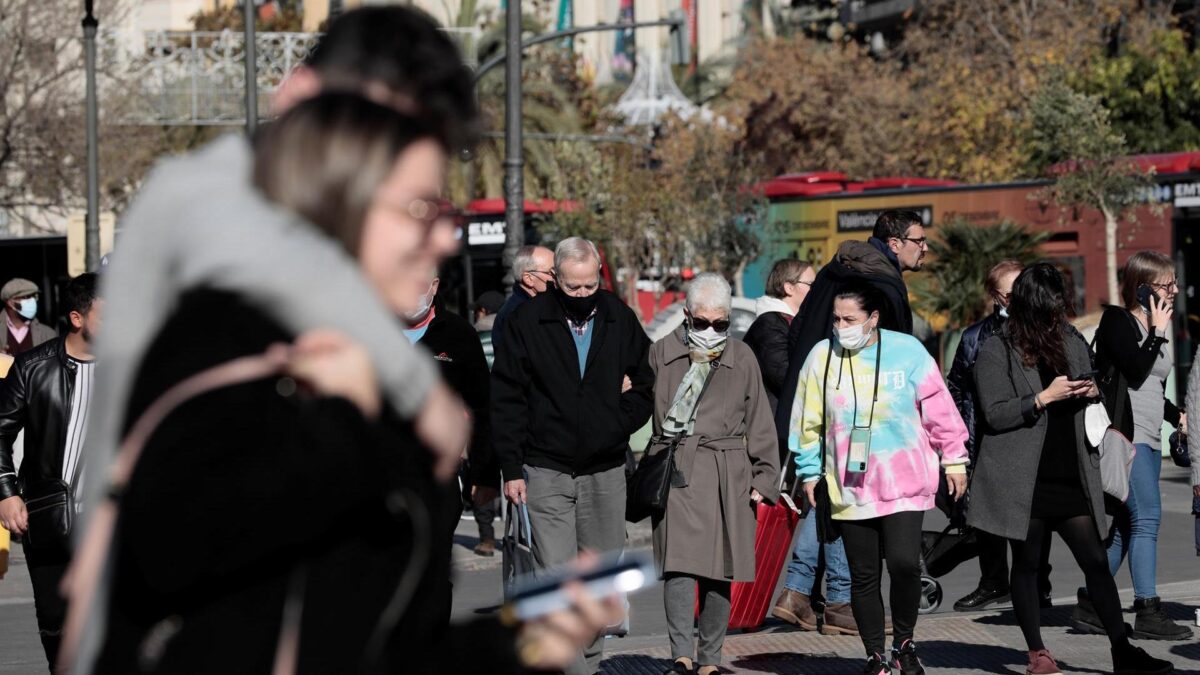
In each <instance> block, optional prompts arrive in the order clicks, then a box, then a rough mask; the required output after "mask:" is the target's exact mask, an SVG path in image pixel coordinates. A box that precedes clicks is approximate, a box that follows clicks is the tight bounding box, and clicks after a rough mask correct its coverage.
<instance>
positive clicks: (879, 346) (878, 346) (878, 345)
mask: <svg viewBox="0 0 1200 675" xmlns="http://www.w3.org/2000/svg"><path fill="white" fill-rule="evenodd" d="M848 351H850V350H848V349H846V348H845V347H843V348H842V363H841V364H840V365H839V366H838V382H841V380H842V372H841V371H842V367H844V365H845V363H846V362H847V361H849V362H850V391H851V392H852V393H853V394H854V425H853V426H854V427H858V385H856V384H855V383H854V359H853V358H851V357H849V356H847V355H846V352H848ZM882 355H883V331H879V339H878V340H876V341H875V391H874V392H873V393H872V394H871V413H870V415H869V416H868V417H867V428H868V429H870V428H871V424H873V423H874V422H875V402H876V401H878V400H879V363H880V357H881V356H882Z"/></svg>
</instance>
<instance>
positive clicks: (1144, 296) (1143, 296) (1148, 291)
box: [1137, 284, 1154, 312]
mask: <svg viewBox="0 0 1200 675" xmlns="http://www.w3.org/2000/svg"><path fill="white" fill-rule="evenodd" d="M1152 297H1154V289H1152V288H1150V287H1149V286H1148V285H1146V284H1142V285H1141V286H1138V287H1137V301H1138V304H1139V305H1141V306H1142V309H1145V310H1146V311H1147V312H1149V311H1150V310H1151V306H1150V298H1152Z"/></svg>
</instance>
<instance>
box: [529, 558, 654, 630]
mask: <svg viewBox="0 0 1200 675" xmlns="http://www.w3.org/2000/svg"><path fill="white" fill-rule="evenodd" d="M657 580H658V573H657V571H656V570H655V568H654V558H653V557H651V556H650V554H649V553H648V552H646V551H625V552H624V554H622V553H620V552H615V553H607V554H604V555H602V556H601V557H600V558H599V559H598V560H596V561H595V562H594V563H593V564H591V565H588V566H586V567H584V568H580V567H578V566H575V565H564V566H561V567H556V568H553V569H549V570H546V571H544V572H541V573H539V574H538V575H537V576H529V577H525V578H522V579H518V580H517V581H516V582H515V583H514V584H513V592H512V596H511V597H510V599H509V601H508V603H507V604H508V605H509V606H510V607H511V609H512V612H513V616H514V617H515V618H516V619H519V620H521V621H531V620H533V619H538V618H541V617H543V616H545V615H547V614H551V613H553V612H557V611H560V610H564V609H567V608H568V607H570V606H571V599H570V598H569V597H568V596H567V594H566V593H565V592H564V591H563V586H565V585H566V584H568V583H571V582H578V583H580V584H581V585H582V586H583V589H584V590H585V591H587V592H588V593H589V594H591V596H592V597H594V598H597V599H600V598H606V597H609V596H612V595H615V594H617V593H632V592H634V591H638V590H641V589H643V588H645V587H647V586H650V585H652V584H654V583H655V582H656V581H657Z"/></svg>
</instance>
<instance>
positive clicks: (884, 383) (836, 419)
mask: <svg viewBox="0 0 1200 675" xmlns="http://www.w3.org/2000/svg"><path fill="white" fill-rule="evenodd" d="M880 344H882V346H883V353H882V355H881V356H880V366H879V371H880V372H879V393H878V401H877V402H876V403H875V414H874V419H873V420H872V421H871V449H870V455H869V456H868V459H867V470H866V471H865V472H863V473H851V472H848V471H847V470H846V464H847V458H848V455H849V450H850V429H851V428H852V427H853V426H854V424H855V422H854V396H855V392H856V391H857V396H858V425H859V426H866V424H867V422H868V419H869V418H870V417H871V415H870V410H871V398H872V392H873V389H874V384H875V358H876V352H877V351H878V349H879V346H878V345H880ZM829 358H831V353H830V341H829V340H822V341H821V342H820V343H818V344H817V346H816V347H814V348H813V350H812V352H811V353H809V355H808V360H807V361H806V362H805V364H804V369H803V370H802V371H801V378H802V388H801V389H800V391H799V392H797V396H796V399H795V403H794V404H793V406H792V423H791V429H790V432H789V434H788V447H789V449H790V450H791V451H792V452H794V453H796V468H797V471H796V473H797V475H799V476H800V478H801V480H803V481H805V482H808V481H811V480H816V479H817V478H818V477H819V476H820V475H821V467H820V463H821V462H820V456H821V434H822V433H825V434H826V435H827V440H826V443H827V446H828V447H827V449H826V461H825V464H826V471H825V473H826V475H828V476H829V477H830V479H829V498H830V502H831V503H832V505H833V517H834V518H835V519H838V520H865V519H867V518H877V517H879V516H886V515H889V514H892V513H899V512H902V511H927V510H929V509H931V508H933V506H934V497H935V495H936V494H937V487H938V465H939V463H940V464H941V465H944V466H945V467H946V470H947V471H948V472H950V473H958V472H963V471H965V470H966V464H967V449H966V446H965V445H964V444H965V443H966V440H967V428H966V425H964V424H963V421H962V417H960V416H959V414H958V408H957V407H956V406H955V405H954V400H953V399H952V398H951V397H950V392H949V391H948V390H947V389H946V383H945V381H943V379H942V374H941V372H940V371H939V370H938V367H937V363H935V362H934V360H933V359H932V358H931V357H930V356H929V353H928V352H926V351H925V347H924V346H923V345H922V344H921V343H920V342H919V341H917V339H916V338H914V337H912V336H911V335H905V334H904V333H897V332H894V331H889V330H884V331H881V339H880V342H878V343H877V344H876V345H873V346H870V347H865V348H863V349H860V350H858V351H848V350H843V349H842V348H841V347H840V346H837V345H835V346H834V347H833V352H832V359H833V360H832V361H831V362H830V363H829V373H828V385H824V384H823V383H822V380H823V378H824V376H825V362H826V360H828V359H829ZM851 370H853V378H852V376H851ZM851 379H853V386H852V384H851ZM822 395H824V396H826V397H827V401H828V410H827V415H828V426H826V424H825V422H824V421H822V419H821V396H822Z"/></svg>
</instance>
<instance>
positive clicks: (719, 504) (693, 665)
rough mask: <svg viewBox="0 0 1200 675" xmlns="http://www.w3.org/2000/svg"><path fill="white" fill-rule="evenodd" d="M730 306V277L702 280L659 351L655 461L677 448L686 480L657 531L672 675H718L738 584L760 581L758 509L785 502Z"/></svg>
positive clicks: (764, 404)
mask: <svg viewBox="0 0 1200 675" xmlns="http://www.w3.org/2000/svg"><path fill="white" fill-rule="evenodd" d="M730 296H731V293H730V289H729V284H728V283H727V282H726V281H725V279H724V278H722V277H721V276H720V275H717V274H711V273H706V274H701V275H699V276H697V277H696V278H695V280H693V281H692V283H691V285H690V286H689V287H688V291H687V302H686V306H685V312H686V321H685V323H684V325H683V326H682V327H681V328H680V329H679V330H677V331H676V332H674V333H673V334H671V335H668V336H667V337H665V338H663V339H661V340H659V341H658V342H657V343H655V344H654V346H653V347H651V349H650V367H651V368H652V369H653V370H654V373H655V383H654V437H653V440H652V441H651V444H650V447H649V448H648V450H647V452H648V453H658V452H664V451H666V449H667V448H668V447H670V446H671V445H675V447H676V451H675V466H676V470H677V475H676V480H675V481H673V482H672V487H671V491H670V497H669V498H668V500H667V507H666V509H665V511H664V512H663V513H662V514H660V515H658V516H655V517H654V518H653V519H652V523H651V524H652V526H653V528H654V555H655V559H656V561H657V562H658V565H659V570H660V571H661V573H662V574H663V579H664V581H665V592H664V594H663V596H664V604H665V606H666V614H667V632H668V634H669V636H670V640H671V658H672V659H673V660H674V663H673V664H672V666H671V669H670V670H668V671H666V672H667V673H691V672H696V673H699V674H700V675H708V674H709V673H715V672H717V669H718V667H719V665H720V663H721V646H722V644H723V643H724V641H725V629H726V626H727V625H728V623H729V590H730V582H733V581H753V580H754V529H755V524H756V521H757V519H756V508H757V504H758V503H759V502H761V501H763V500H764V499H765V500H767V501H768V502H773V501H774V500H775V499H776V497H777V496H778V489H777V487H776V485H777V483H778V480H779V450H778V441H777V440H776V434H775V423H774V421H773V420H772V417H771V406H770V403H769V402H768V400H767V393H766V391H765V390H764V389H763V383H762V375H761V374H760V373H759V370H758V363H757V361H756V360H755V358H754V353H753V352H751V351H750V348H749V347H747V346H746V345H745V343H743V342H739V341H736V340H730V339H729V337H728V333H729V310H730V305H731V297H730ZM697 586H698V587H699V592H700V641H699V642H700V644H699V650H698V652H696V653H694V652H693V649H694V647H695V641H694V639H693V625H694V616H695V603H696V589H697ZM693 656H694V657H695V658H694V659H693Z"/></svg>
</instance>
